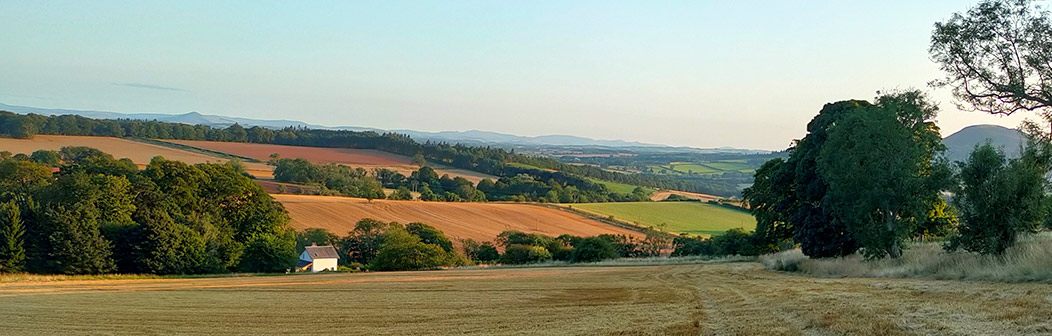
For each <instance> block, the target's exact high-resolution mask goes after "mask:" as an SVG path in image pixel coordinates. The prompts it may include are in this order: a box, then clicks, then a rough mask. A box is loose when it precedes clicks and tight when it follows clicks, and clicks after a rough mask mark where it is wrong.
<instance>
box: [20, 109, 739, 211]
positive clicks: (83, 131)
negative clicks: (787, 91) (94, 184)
mask: <svg viewBox="0 0 1052 336" xmlns="http://www.w3.org/2000/svg"><path fill="white" fill-rule="evenodd" d="M36 134H48V135H91V136H112V137H134V138H148V139H179V140H210V141H228V142H251V143H266V144H280V145H294V146H314V147H334V148H356V149H376V150H381V151H385V152H390V153H395V154H401V155H406V156H417V155H419V156H421V157H423V158H424V159H426V160H429V161H431V162H435V163H440V164H443V165H449V166H453V167H456V168H462V169H468V170H473V171H477V172H482V173H486V174H491V175H496V176H500V177H514V176H517V175H521V174H527V175H531V176H534V177H535V178H536V179H538V180H540V181H545V182H546V181H548V180H549V179H555V180H556V181H557V182H559V183H561V184H563V185H566V184H570V185H574V186H575V187H577V188H580V186H579V185H577V184H575V183H573V182H572V180H573V179H580V177H591V178H597V179H601V180H606V181H613V182H620V183H625V184H631V185H638V186H647V187H655V188H665V189H675V190H684V191H692V192H701V193H710V194H716V195H725V196H731V195H735V194H737V192H738V191H737V186H736V185H732V184H730V183H715V182H713V181H708V180H683V179H676V178H673V177H668V176H661V175H647V174H626V173H619V172H611V171H606V170H603V169H600V168H598V167H593V166H578V165H571V164H566V163H562V162H559V161H557V160H555V159H551V158H546V157H537V156H527V155H522V154H517V153H515V152H514V151H506V150H504V149H499V148H491V147H472V146H464V145H459V144H457V145H450V144H446V143H431V142H427V143H419V142H417V141H414V140H413V139H411V138H410V137H408V136H406V135H402V134H396V133H385V134H379V133H376V132H356V131H343V130H339V131H337V130H318V129H303V128H291V127H290V128H284V129H280V130H273V129H267V128H263V127H258V126H254V127H251V128H244V127H242V126H240V125H237V124H235V125H232V126H230V127H227V128H222V129H220V128H212V127H209V126H204V125H187V124H179V123H166V122H159V121H143V120H127V119H119V120H96V119H90V118H85V117H80V116H75V115H60V116H42V115H36V114H28V115H20V114H15V113H11V112H6V111H0V136H9V137H14V138H30V137H32V136H33V135H36ZM509 163H518V164H520V165H518V166H513V165H509ZM523 165H525V166H532V167H536V168H527V167H524V166H523ZM548 170H555V171H557V172H555V173H553V172H549V171H548Z"/></svg>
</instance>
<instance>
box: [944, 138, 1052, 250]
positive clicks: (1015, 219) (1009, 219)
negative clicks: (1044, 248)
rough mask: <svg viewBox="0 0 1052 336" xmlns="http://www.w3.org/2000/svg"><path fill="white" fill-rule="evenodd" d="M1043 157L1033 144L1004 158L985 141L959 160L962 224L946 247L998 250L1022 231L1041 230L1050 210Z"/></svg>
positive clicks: (958, 199)
mask: <svg viewBox="0 0 1052 336" xmlns="http://www.w3.org/2000/svg"><path fill="white" fill-rule="evenodd" d="M1031 148H1033V147H1031ZM1041 161H1043V160H1041V159H1038V158H1037V153H1035V152H1034V150H1033V149H1027V150H1025V151H1024V154H1023V157H1022V158H1020V159H1014V160H1010V161H1006V160H1005V156H1004V153H1002V152H1000V151H999V150H997V149H995V148H994V147H993V146H991V145H990V144H985V145H981V146H977V147H976V149H975V150H974V151H973V152H972V153H971V155H969V157H968V160H967V161H965V162H960V163H958V169H959V172H958V174H957V178H958V181H959V183H960V184H959V188H958V190H956V193H955V197H954V203H955V205H956V206H957V208H958V209H959V211H960V213H961V217H960V219H961V224H960V226H958V228H957V234H956V235H954V236H953V237H952V238H951V240H950V242H949V243H948V244H947V248H948V249H951V250H953V249H958V248H961V249H964V250H967V251H972V252H978V253H982V254H1000V253H1003V252H1004V251H1005V250H1006V249H1008V248H1009V247H1010V246H1012V245H1013V244H1014V243H1015V241H1016V237H1017V236H1018V235H1019V234H1021V233H1028V232H1033V231H1035V230H1037V229H1038V228H1039V227H1040V225H1041V223H1042V221H1043V220H1044V218H1045V217H1046V216H1047V211H1048V208H1047V206H1046V204H1047V201H1046V200H1047V197H1046V195H1045V192H1046V190H1047V188H1046V185H1047V183H1048V182H1047V181H1046V180H1045V179H1044V173H1045V171H1047V168H1046V167H1045V165H1044V164H1042V162H1041Z"/></svg>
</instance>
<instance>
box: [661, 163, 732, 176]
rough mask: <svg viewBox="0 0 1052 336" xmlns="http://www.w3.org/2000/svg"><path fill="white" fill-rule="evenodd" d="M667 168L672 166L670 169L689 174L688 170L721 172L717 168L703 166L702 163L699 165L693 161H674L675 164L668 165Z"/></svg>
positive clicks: (709, 172) (704, 172)
mask: <svg viewBox="0 0 1052 336" xmlns="http://www.w3.org/2000/svg"><path fill="white" fill-rule="evenodd" d="M669 168H672V170H675V171H678V172H681V173H684V174H689V173H690V172H694V173H695V174H713V173H719V172H721V171H720V170H719V169H717V168H713V167H708V166H704V165H700V164H694V163H676V164H671V165H669Z"/></svg>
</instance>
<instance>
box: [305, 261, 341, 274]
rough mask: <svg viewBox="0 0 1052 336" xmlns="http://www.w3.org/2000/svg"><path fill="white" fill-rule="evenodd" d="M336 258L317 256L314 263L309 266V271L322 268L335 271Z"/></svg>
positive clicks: (318, 270) (317, 270)
mask: <svg viewBox="0 0 1052 336" xmlns="http://www.w3.org/2000/svg"><path fill="white" fill-rule="evenodd" d="M337 261H339V259H336V258H318V259H315V260H314V265H313V266H311V272H321V271H324V270H330V271H335V270H336V267H338V266H337Z"/></svg>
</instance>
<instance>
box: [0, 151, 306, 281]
mask: <svg viewBox="0 0 1052 336" xmlns="http://www.w3.org/2000/svg"><path fill="white" fill-rule="evenodd" d="M288 220H289V218H288V215H287V213H286V212H285V210H284V208H282V206H281V205H280V204H278V203H277V202H275V201H274V200H273V199H272V198H271V197H270V196H269V195H268V194H267V193H266V192H265V191H264V190H263V189H262V188H261V187H260V186H259V185H257V184H256V183H254V182H253V181H252V180H251V179H249V178H247V177H245V176H244V175H243V173H242V172H240V171H238V169H237V167H236V166H235V165H226V164H224V165H220V164H197V165H193V166H190V165H186V164H184V163H182V162H177V161H168V160H165V159H163V158H160V157H157V158H154V160H153V161H152V162H150V164H149V165H148V166H147V167H146V168H145V169H143V170H139V169H138V167H136V165H135V164H133V163H131V161H129V160H127V159H121V160H117V159H114V158H113V157H112V156H110V155H109V154H105V153H102V152H99V151H98V150H95V149H91V148H84V147H66V148H63V149H62V150H61V151H59V152H53V151H38V152H36V153H33V154H32V155H29V156H26V155H16V156H12V157H6V158H2V161H0V271H3V272H17V271H27V272H33V273H61V274H99V273H114V272H119V273H153V274H196V273H222V272H231V271H240V272H279V271H285V270H286V269H288V268H290V267H292V266H294V265H295V262H296V256H297V251H296V250H295V236H294V232H293V231H292V230H291V229H290V228H289V227H288V226H287V225H286V224H287V222H288Z"/></svg>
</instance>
